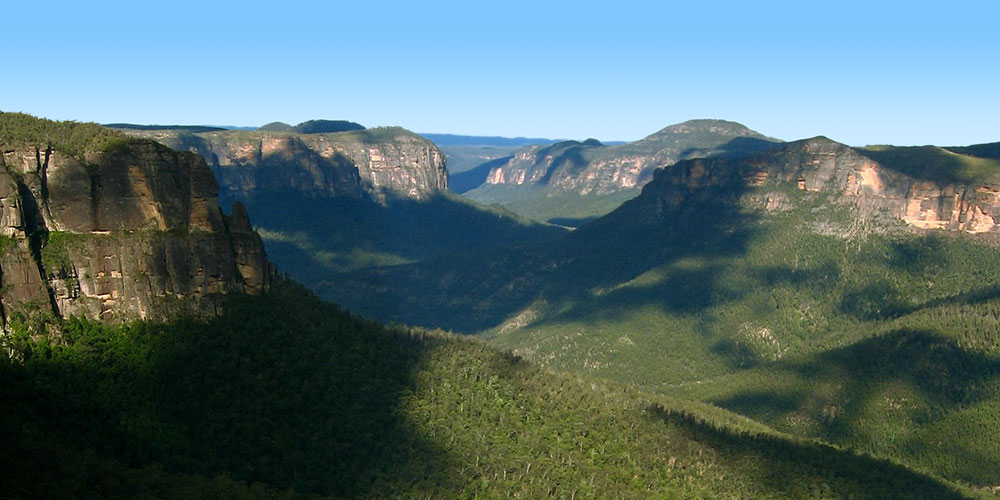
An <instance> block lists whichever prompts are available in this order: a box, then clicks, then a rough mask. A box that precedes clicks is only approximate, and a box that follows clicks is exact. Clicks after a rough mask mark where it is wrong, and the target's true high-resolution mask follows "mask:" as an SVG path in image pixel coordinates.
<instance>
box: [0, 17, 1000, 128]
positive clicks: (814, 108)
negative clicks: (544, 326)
mask: <svg viewBox="0 0 1000 500" xmlns="http://www.w3.org/2000/svg"><path fill="white" fill-rule="evenodd" d="M3 10H4V19H5V21H4V22H3V23H2V25H0V65H2V67H3V68H4V71H3V77H2V78H0V110H4V111H21V112H25V113H30V114H33V115H37V116H43V117H46V118H51V119H60V120H77V121H96V122H99V123H110V122H131V123H144V124H150V123H156V124H211V125H234V126H258V125H262V124H264V123H268V122H271V121H283V122H287V123H291V124H295V123H298V122H301V121H305V120H309V119H315V118H325V119H345V120H352V121H356V122H359V123H361V124H363V125H365V126H369V127H372V126H380V125H398V126H402V127H405V128H408V129H410V130H414V131H417V132H424V133H430V132H433V133H453V134H467V135H500V136H526V137H547V138H569V139H581V140H582V139H585V138H589V137H595V138H598V139H601V140H636V139H639V138H642V137H644V136H646V135H648V134H651V133H653V132H655V131H657V130H659V129H661V128H663V127H665V126H667V125H670V124H673V123H678V122H682V121H684V120H688V119H695V118H720V119H726V120H733V121H738V122H740V123H743V124H745V125H747V126H749V127H750V128H753V129H754V130H757V131H759V132H761V133H764V134H766V135H769V136H772V137H777V138H780V139H785V140H794V139H800V138H805V137H812V136H816V135H825V136H827V137H830V138H832V139H834V140H838V141H841V142H844V143H847V144H851V145H866V144H898V145H923V144H938V145H965V144H975V143H983V142H997V141H1000V29H998V27H1000V2H996V1H987V2H966V1H962V0H950V1H948V2H935V3H921V2H919V1H910V2H879V1H877V0H868V1H865V2H852V1H841V2H830V3H821V2H801V1H800V2H763V1H750V0H744V1H742V2H721V1H710V0H701V1H698V2H691V1H688V2H656V3H647V2H633V1H628V0H619V1H615V2H603V3H588V2H582V1H578V2H571V3H570V2H545V1H540V0H535V1H531V2H522V1H516V0H515V1H506V2H472V1H465V2H433V1H423V2H412V1H411V2H405V3H397V2H380V1H375V0H369V1H365V2H362V1H354V2H350V3H341V2H299V1H294V0H285V1H274V0H272V1H270V2H255V1H242V2H234V3H226V2H212V1H205V0H202V1H200V2H191V1H185V0H181V1H172V2H134V1H132V2H100V1H92V2H73V3H66V4H62V3H59V2H46V3H42V2H9V3H8V4H7V5H5V6H4V9H3Z"/></svg>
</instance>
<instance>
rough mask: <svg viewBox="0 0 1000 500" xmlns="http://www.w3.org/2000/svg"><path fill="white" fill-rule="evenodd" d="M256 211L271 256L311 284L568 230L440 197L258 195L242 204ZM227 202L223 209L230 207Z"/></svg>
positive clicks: (545, 237) (438, 195)
mask: <svg viewBox="0 0 1000 500" xmlns="http://www.w3.org/2000/svg"><path fill="white" fill-rule="evenodd" d="M241 201H242V202H243V204H244V205H245V206H246V208H247V210H248V211H249V213H251V214H253V222H254V226H255V227H256V228H257V229H258V230H259V231H260V232H261V236H262V237H263V238H264V244H265V247H266V248H267V253H268V257H269V258H270V259H271V260H273V261H274V262H275V263H276V264H277V266H278V268H279V269H281V270H285V271H289V272H291V273H292V274H293V276H294V277H295V278H296V279H298V280H301V281H302V282H303V283H305V284H307V285H309V286H310V287H316V286H319V285H321V284H323V283H330V282H336V281H338V278H337V276H338V275H339V273H343V272H347V271H352V270H356V269H361V268H369V267H374V266H378V265H393V264H401V263H407V262H415V261H419V260H423V259H428V258H431V257H438V256H444V255H453V254H468V253H472V252H475V251H478V250H479V249H481V248H484V247H495V246H506V245H511V244H524V243H529V242H535V241H541V240H545V239H551V238H554V237H557V236H559V235H560V234H563V233H564V231H563V230H561V229H559V228H555V227H551V226H544V225H540V224H536V223H533V222H530V221H527V220H523V219H519V218H517V217H516V216H513V215H512V214H509V213H506V212H504V211H501V210H497V209H489V208H486V207H482V206H479V205H476V204H474V203H472V202H469V201H468V200H465V199H463V198H460V197H458V196H455V195H452V194H447V193H441V194H437V195H434V196H431V197H430V198H429V199H426V200H411V199H400V198H390V199H388V200H386V202H385V203H384V204H383V203H379V202H376V201H373V200H370V199H367V198H361V199H353V198H347V197H344V198H323V199H308V198H303V197H302V196H301V195H298V194H293V193H290V194H284V193H270V194H260V195H257V196H253V197H251V198H247V199H243V200H241ZM225 202H226V201H225V200H223V204H225Z"/></svg>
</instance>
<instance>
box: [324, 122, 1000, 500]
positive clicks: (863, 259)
mask: <svg viewBox="0 0 1000 500" xmlns="http://www.w3.org/2000/svg"><path fill="white" fill-rule="evenodd" d="M920 151H922V150H920V149H918V150H911V149H907V148H902V149H899V150H896V149H892V150H883V153H885V154H888V155H889V156H879V155H877V154H872V155H869V152H868V151H867V150H855V149H852V148H849V147H847V146H844V145H842V144H837V143H835V142H833V141H830V140H829V139H826V138H821V137H820V138H814V139H809V140H803V141H797V142H793V143H788V144H785V145H783V146H781V147H780V148H776V149H771V150H768V151H764V152H760V153H757V154H753V155H749V156H746V157H742V158H737V159H732V158H709V159H694V160H686V161H682V162H679V163H677V164H675V165H674V166H672V167H668V168H665V169H661V170H659V171H657V173H656V174H655V176H654V179H653V180H652V181H651V182H650V183H649V184H647V185H646V186H645V188H644V189H643V192H642V195H640V196H639V197H637V198H635V199H633V200H630V201H628V202H626V203H625V204H624V205H622V206H621V207H620V208H619V209H617V210H616V211H614V212H612V213H611V214H609V215H607V216H605V217H603V218H601V219H598V220H596V221H593V222H591V223H589V224H587V225H584V226H582V227H581V228H579V229H577V230H576V231H574V232H572V233H570V234H568V235H566V236H564V237H562V238H560V239H558V240H555V241H552V242H549V243H544V244H540V245H537V246H535V247H526V248H522V249H519V250H518V251H516V252H505V253H500V252H495V253H489V252H486V253H482V254H479V255H475V256H470V257H469V258H467V259H450V260H448V261H444V260H440V261H429V262H424V263H420V264H414V265H409V266H399V267H393V268H381V269H376V270H368V271H363V272H361V271H359V272H357V273H355V274H354V275H352V276H351V277H350V279H349V280H347V281H344V282H340V283H338V284H337V285H336V286H348V287H350V289H351V290H352V293H351V296H350V297H347V296H343V295H341V294H337V293H336V292H335V291H331V292H330V293H329V296H331V297H333V298H334V299H335V300H338V301H342V302H343V303H344V305H346V306H347V307H350V308H351V309H352V310H356V311H358V312H361V313H362V314H369V315H372V316H373V317H379V318H382V319H384V320H387V321H388V320H391V321H398V322H404V323H409V324H417V325H425V326H435V327H442V328H448V329H452V330H455V331H460V332H467V333H479V334H480V335H482V336H483V337H484V338H486V339H488V340H489V341H490V342H491V343H493V344H495V345H499V346H502V347H504V348H508V349H512V350H513V352H515V353H517V354H519V355H523V356H525V357H527V358H529V359H532V360H535V361H537V362H540V363H542V364H544V365H546V366H549V367H553V368H557V369H561V370H571V371H577V372H582V373H586V374H589V375H595V376H600V377H604V378H608V379H612V380H616V381H621V382H626V383H630V384H635V385H637V386H639V387H642V388H644V389H646V390H649V391H654V392H660V393H668V394H676V395H681V396H685V397H686V396H691V395H695V396H697V397H699V398H702V399H704V400H706V401H711V402H714V403H715V404H720V405H723V406H725V407H727V408H730V409H733V410H735V411H740V412H744V413H745V414H746V415H748V416H750V417H753V418H762V419H764V420H765V421H766V422H769V423H771V424H772V425H775V426H776V427H779V428H781V429H785V430H787V431H790V432H796V433H800V434H802V435H804V436H812V437H819V438H823V439H830V440H832V441H833V442H837V443H841V444H843V445H845V446H852V447H857V448H859V449H863V450H867V451H870V452H872V453H875V454H877V455H880V456H886V457H892V458H895V459H899V460H904V461H906V462H907V463H910V464H913V465H914V466H918V467H922V468H924V469H925V470H930V471H934V472H935V473H937V474H941V475H943V476H945V477H948V478H952V479H960V480H964V481H970V482H974V483H976V484H982V485H994V484H997V483H998V482H1000V476H998V475H997V474H996V473H995V472H993V471H997V470H1000V469H997V468H995V467H994V465H995V464H996V462H995V460H996V455H995V453H991V452H989V451H987V450H988V449H989V448H990V447H991V446H992V445H993V444H994V443H997V442H1000V441H998V437H997V433H996V432H994V431H989V432H986V431H981V432H979V433H978V437H972V435H971V434H969V433H968V429H980V430H983V429H993V428H994V427H995V426H992V423H993V416H992V415H993V413H992V412H991V411H990V410H988V409H989V408H992V407H993V405H995V404H998V403H997V402H998V401H1000V399H998V393H996V392H995V391H994V389H992V387H994V384H996V383H997V378H996V377H995V375H994V372H993V369H992V368H991V367H992V366H993V365H992V363H993V361H990V360H993V359H995V357H996V355H997V345H998V344H997V340H996V339H997V338H998V336H1000V335H998V331H1000V323H998V319H997V316H996V315H995V313H994V312H993V308H995V307H996V306H995V299H994V297H996V292H995V291H996V290H997V289H998V288H997V287H1000V279H998V276H1000V252H998V251H997V248H996V245H997V243H998V237H997V232H998V226H997V219H996V218H995V216H994V214H998V215H1000V205H998V201H1000V200H998V197H997V195H996V193H997V188H996V185H995V184H993V182H994V181H993V180H992V179H994V177H993V175H994V174H995V173H996V172H995V171H991V170H990V169H989V168H983V169H980V168H979V166H981V165H982V164H981V163H979V162H978V161H975V159H974V158H968V157H961V158H958V161H957V163H953V162H952V161H951V157H952V156H953V155H955V153H950V152H949V153H947V156H941V153H940V152H939V151H938V150H937V149H932V150H930V154H929V155H928V156H927V157H921V160H922V161H924V163H905V164H899V163H895V161H896V160H897V159H898V158H901V157H906V155H912V154H916V153H919V152H920ZM876 158H879V159H880V161H876ZM935 158H937V159H938V160H940V159H941V158H947V159H949V162H945V163H942V162H939V161H938V160H936V159H935ZM950 165H955V167H954V168H959V166H968V165H972V166H976V167H977V168H975V169H970V170H964V169H963V170H957V171H955V170H947V169H949V168H953V167H951V166H950ZM932 167H933V168H932ZM963 168H964V167H963ZM941 169H945V170H941ZM914 176H925V177H914ZM957 179H964V180H961V181H958V180H957ZM417 290H419V292H417ZM366 304H377V308H375V307H372V308H366ZM935 315H944V316H942V317H945V318H950V320H952V321H954V322H955V323H954V324H953V325H951V326H949V324H948V323H947V322H946V321H944V320H935V321H929V319H928V318H934V317H936V316H935ZM956 325H965V326H964V327H958V326H956ZM887 336H888V337H887ZM892 339H896V340H892ZM898 343H902V344H904V345H909V346H921V347H919V348H918V347H912V348H907V349H905V350H904V351H903V352H905V353H906V356H903V357H902V358H901V359H906V360H907V361H906V362H902V363H900V364H888V363H885V362H884V360H887V359H895V358H894V356H895V354H893V353H894V352H898V349H899V347H898V345H897V344H898ZM894 349H895V351H894ZM861 352H867V353H869V355H870V359H872V360H879V361H865V360H864V359H862V358H861V357H860V355H859V353H861ZM838 353H839V354H838ZM942 353H949V354H947V355H944V356H941V354H942ZM831 359H835V360H838V361H837V362H836V363H834V362H833V361H828V360H831ZM845 360H846V361H845ZM973 360H982V361H974V362H973ZM853 361H856V362H857V363H864V364H862V365H852V364H850V362H853ZM879 362H882V363H883V364H882V365H880V364H879ZM814 366H815V368H813V367H814ZM824 366H832V367H831V368H829V369H827V368H822V367H824ZM880 366H881V367H882V368H881V369H882V371H878V370H879V369H878V367H880ZM964 366H975V367H977V368H975V369H973V372H974V373H975V376H974V377H967V376H966V375H967V372H966V371H964V370H966V368H963V367H964ZM796 370H799V371H800V372H796ZM812 370H816V372H814V371H812ZM798 373H803V374H806V375H802V374H798ZM814 373H815V375H810V374H814ZM952 374H953V375H952ZM701 387H706V388H713V389H712V390H711V391H708V389H706V391H708V392H705V393H702V392H700V388H701ZM973 387H974V388H975V390H973V389H972V388H973ZM893 391H896V392H897V393H898V394H900V397H902V398H904V399H906V400H907V403H906V404H907V405H909V406H905V407H906V408H908V409H909V410H908V411H910V410H912V413H907V415H909V416H907V417H904V416H902V415H901V414H893V413H891V412H889V413H884V412H882V410H880V409H878V408H881V407H877V406H866V405H876V404H877V402H878V401H889V403H885V404H896V403H894V401H897V399H893V398H894V396H891V394H892V393H893ZM879 398H888V399H881V400H880V399H879ZM845 408H846V409H847V410H850V409H851V408H854V410H850V411H847V410H844V409H845ZM869 410H870V411H869ZM842 411H843V413H841V412H842ZM824 412H825V413H824ZM831 412H832V413H831ZM866 412H867V413H866ZM880 412H882V413H880ZM899 418H903V419H904V420H902V421H900V420H898V419H899ZM817 422H819V423H817ZM991 426H992V427H991ZM944 442H947V446H944V445H943V444H942V443H944Z"/></svg>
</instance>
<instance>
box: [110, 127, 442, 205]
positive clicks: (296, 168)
mask: <svg viewBox="0 0 1000 500" xmlns="http://www.w3.org/2000/svg"><path fill="white" fill-rule="evenodd" d="M307 129H308V130H312V127H308V128H307ZM293 130H294V128H293ZM321 130H322V129H321ZM129 132H130V133H134V134H138V135H141V136H143V137H148V138H151V139H154V140H156V141H158V142H161V143H163V144H165V145H167V146H169V147H171V148H174V149H178V150H182V151H191V152H194V153H197V154H199V155H201V156H202V157H204V158H205V160H206V161H207V162H208V164H209V166H211V167H212V171H213V172H214V173H215V176H216V177H217V178H218V180H219V185H220V187H221V189H222V192H223V194H224V195H225V196H227V197H230V198H233V199H240V198H242V197H243V196H245V195H247V194H250V193H259V192H261V191H273V190H282V189H288V188H292V189H295V190H297V191H299V192H300V193H301V194H303V195H306V196H353V197H360V196H362V195H363V194H368V195H371V196H374V197H377V198H384V197H385V196H402V197H409V198H424V197H427V196H429V195H431V194H432V193H435V192H438V191H441V190H444V189H447V187H448V176H447V172H446V170H445V166H444V155H443V154H442V153H441V152H440V151H439V150H438V149H437V147H436V146H434V143H432V142H430V141H428V140H426V139H424V138H422V137H420V136H418V135H416V134H413V133H411V132H409V131H406V130H404V129H401V128H377V129H367V130H354V131H346V132H340V133H296V132H294V131H288V132H283V131H262V130H261V131H246V130H227V131H212V132H206V133H199V134H189V133H183V132H177V131H173V130H157V131H138V132H133V131H129Z"/></svg>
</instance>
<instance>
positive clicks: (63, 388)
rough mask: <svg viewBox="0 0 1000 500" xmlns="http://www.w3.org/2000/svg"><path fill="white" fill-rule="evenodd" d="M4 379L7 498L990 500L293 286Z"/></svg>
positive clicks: (91, 338) (1, 467) (137, 326)
mask: <svg viewBox="0 0 1000 500" xmlns="http://www.w3.org/2000/svg"><path fill="white" fill-rule="evenodd" d="M224 310H225V312H224V313H223V314H222V315H221V316H219V317H216V318H213V319H210V320H203V321H195V320H190V319H187V320H180V321H177V322H173V323H166V324H150V323H145V322H137V323H133V324H130V325H127V326H125V327H119V328H106V327H102V326H100V325H97V324H94V323H90V322H86V321H79V320H71V321H66V322H64V323H63V325H62V333H61V335H62V336H63V337H64V338H66V339H67V340H68V341H67V342H61V343H52V344H47V343H45V342H44V341H42V340H38V339H35V340H24V341H22V343H20V344H16V345H15V346H13V348H14V349H16V352H17V353H18V354H19V357H20V358H21V359H22V360H21V361H12V360H11V359H9V358H7V357H6V356H4V357H3V359H0V398H2V399H3V401H4V405H3V406H2V407H0V425H3V428H4V429H5V441H4V442H5V445H4V448H3V450H2V451H0V488H2V489H3V491H4V493H5V495H7V496H9V497H11V498H43V497H45V498H49V497H58V498H123V497H141V498H147V497H148V498H185V499H187V498H292V499H297V498H414V497H424V498H466V497H468V498H473V497H474V498H516V497H523V498H539V497H557V498H604V497H609V496H614V497H618V498H653V497H655V498H859V499H867V498H871V499H876V498H877V499H884V498H942V499H952V498H955V499H958V498H986V494H984V493H982V492H980V491H975V490H972V489H970V488H966V487H963V486H960V485H956V484H949V483H946V482H944V481H942V480H940V479H936V478H933V477H931V476H928V475H925V474H922V473H920V472H917V471H914V470H911V469H908V468H906V467H904V466H901V465H899V464H896V463H894V462H891V461H887V460H880V459H877V458H874V457H872V456H869V455H863V454H858V453H856V452H852V451H848V450H842V449H838V448H834V447H831V446H828V445H824V444H821V443H817V442H815V441H807V440H801V439H794V438H790V437H788V436H786V435H782V434H780V433H776V432H774V431H772V430H770V429H768V428H766V427H764V426H761V425H759V424H756V423H754V422H752V421H750V420H748V419H745V418H742V417H738V416H735V415H733V414H731V413H728V412H725V411H721V410H719V409H717V408H712V407H710V406H707V405H701V404H696V403H685V402H681V401H676V400H672V399H669V398H664V397H660V396H654V395H649V394H644V393H641V392H639V391H636V390H635V389H632V388H628V387H624V386H620V385H617V384H614V383H608V382H605V381H600V380H596V379H590V378H582V377H578V376H573V375H565V374H559V373H554V372H551V371H549V370H545V369H542V368H539V367H538V366H536V365H533V364H531V363H528V362H526V361H524V360H522V359H520V358H518V357H516V356H512V355H510V354H507V353H503V352H500V351H497V350H495V349H492V348H489V347H487V346H485V345H483V344H482V343H481V342H477V341H474V340H470V339H463V338H456V337H454V336H450V335H445V334H441V333H433V332H423V331H407V330H402V329H387V328H384V327H381V326H379V325H377V324H375V323H372V322H370V321H366V320H362V319H359V318H357V317H353V316H350V315H348V314H346V313H344V312H343V311H342V310H340V309H339V308H337V307H336V306H334V305H332V304H329V303H324V302H322V301H320V300H317V299H316V298H315V297H314V296H311V295H310V294H309V293H308V292H306V291H305V290H303V289H302V288H301V287H297V286H295V285H292V284H289V283H284V282H279V283H278V284H277V285H276V286H275V287H273V289H271V290H270V291H268V292H265V293H263V294H261V295H260V296H256V297H251V296H241V295H237V296H232V297H229V299H228V302H227V304H226V306H225V308H224Z"/></svg>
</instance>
